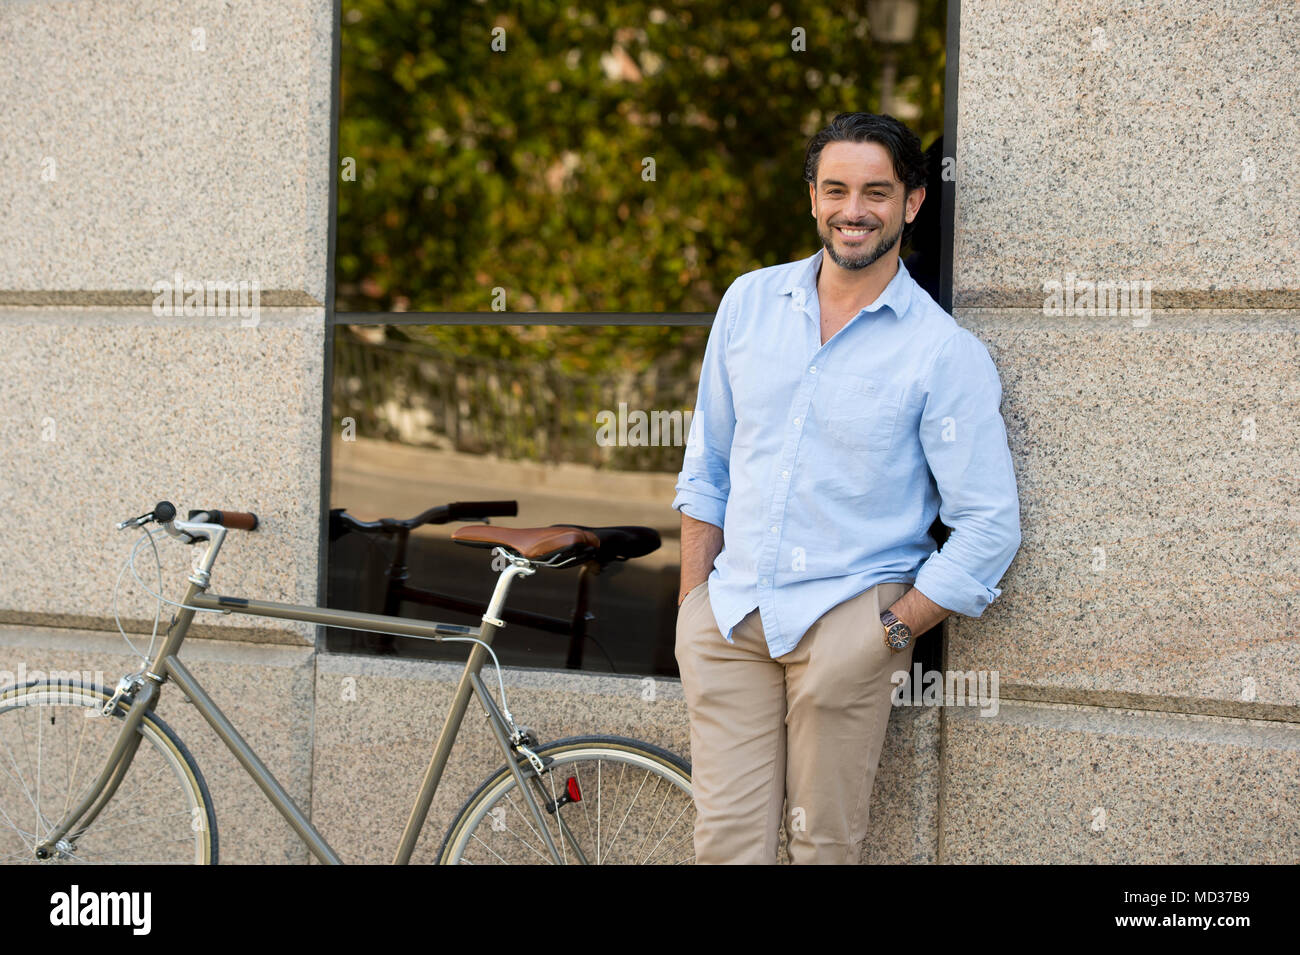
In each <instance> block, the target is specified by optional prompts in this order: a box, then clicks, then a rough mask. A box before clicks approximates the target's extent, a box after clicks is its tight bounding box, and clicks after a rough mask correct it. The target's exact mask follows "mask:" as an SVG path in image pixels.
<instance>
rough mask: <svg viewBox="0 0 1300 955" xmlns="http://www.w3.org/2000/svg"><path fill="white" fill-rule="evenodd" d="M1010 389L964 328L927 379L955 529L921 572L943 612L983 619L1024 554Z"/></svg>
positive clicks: (937, 473) (932, 455)
mask: <svg viewBox="0 0 1300 955" xmlns="http://www.w3.org/2000/svg"><path fill="white" fill-rule="evenodd" d="M1001 403H1002V382H1001V381H1000V380H999V378H998V373H997V369H996V367H994V365H993V360H992V359H991V358H990V357H989V353H988V349H987V348H985V347H984V343H983V342H981V341H980V340H979V339H978V338H976V337H975V336H974V335H972V334H971V333H970V332H969V331H968V330H966V329H964V328H962V329H959V330H958V331H957V332H956V333H955V334H953V335H952V336H951V337H950V338H949V339H948V340H947V341H946V342H945V343H944V344H943V346H942V347H941V349H940V351H939V354H938V355H937V356H936V358H935V361H934V364H933V366H932V369H931V372H930V374H929V375H928V376H927V386H926V396H925V406H924V408H923V409H922V412H921V426H920V438H921V447H922V450H923V451H924V453H925V458H926V462H927V463H928V465H929V467H930V472H931V473H932V474H933V475H934V480H935V485H936V486H937V488H938V491H939V497H940V504H939V518H940V520H942V521H943V523H944V524H945V525H947V526H948V527H950V528H952V533H951V535H949V537H948V540H947V541H946V542H945V543H944V545H943V547H942V548H941V549H939V550H937V551H935V552H934V553H933V554H931V555H930V557H929V558H928V559H927V560H926V561H925V563H924V564H922V565H921V568H920V570H919V571H918V572H917V575H916V583H915V586H916V589H917V590H919V591H921V593H923V594H924V595H925V596H926V597H928V598H930V599H931V600H932V601H934V602H935V603H937V604H938V605H939V606H941V607H944V608H946V609H948V610H951V611H954V612H956V613H960V614H964V615H966V616H969V617H978V616H980V614H982V613H983V612H984V608H985V607H987V606H988V605H989V604H990V603H992V602H993V600H994V599H995V598H997V597H998V596H999V595H1000V594H1001V593H1002V591H1001V590H1000V589H999V588H998V587H997V583H998V581H1000V580H1001V579H1002V575H1003V574H1004V573H1006V570H1007V568H1008V567H1009V566H1010V565H1011V560H1012V558H1014V557H1015V555H1016V551H1017V550H1019V548H1020V499H1019V495H1018V494H1017V491H1016V475H1015V470H1014V469H1013V467H1012V463H1011V451H1010V449H1009V448H1008V446H1007V430H1006V425H1005V423H1004V422H1003V420H1002V412H1001V410H1000V406H1001Z"/></svg>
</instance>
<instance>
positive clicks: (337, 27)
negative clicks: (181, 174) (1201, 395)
mask: <svg viewBox="0 0 1300 955" xmlns="http://www.w3.org/2000/svg"><path fill="white" fill-rule="evenodd" d="M333 6H334V25H333V57H334V60H333V71H332V77H331V81H330V144H329V156H330V168H329V182H330V187H329V223H328V242H327V249H328V251H327V256H326V268H327V274H326V284H325V290H326V291H325V322H324V336H323V338H324V348H323V356H322V357H323V375H322V379H323V381H322V396H321V457H320V466H321V471H320V502H319V513H320V543H319V547H318V551H317V579H316V592H317V603H319V604H322V605H323V604H324V601H325V596H326V593H327V585H328V574H329V563H328V562H329V508H330V479H331V475H332V468H333V460H332V455H331V453H330V451H331V437H332V432H333V389H334V372H333V369H334V334H335V329H336V328H337V327H338V326H340V325H576V326H584V325H585V326H610V325H666V326H673V325H688V326H689V325H696V326H698V325H711V324H712V323H713V319H714V313H713V312H665V313H661V312H336V311H335V309H334V291H335V290H334V286H335V253H336V246H337V241H338V184H339V175H338V171H339V85H340V72H341V69H342V63H341V46H342V0H334V4H333ZM960 23H961V0H948V9H947V24H946V30H947V34H946V35H947V42H946V51H945V52H946V60H945V65H944V90H943V96H944V104H943V108H944V119H943V142H944V158H945V160H947V159H949V158H951V159H952V160H953V167H954V169H955V165H956V162H955V157H956V155H957V82H958V75H959V69H958V68H959V55H960V42H959V41H960ZM955 178H956V177H955V175H954V176H952V177H944V179H943V180H942V181H943V189H942V208H941V210H940V221H941V232H940V269H939V283H940V285H939V291H940V294H939V305H940V306H941V307H942V308H943V309H944V311H946V312H948V313H949V314H952V300H953V287H952V278H953V268H952V265H953V244H954V234H953V233H954V222H955V198H956V182H955ZM939 543H940V545H942V544H943V541H942V540H940V542H939ZM325 630H326V628H325V627H324V626H321V625H317V627H316V638H315V648H316V651H317V652H318V653H328V652H330V651H329V650H328V649H327V646H326V634H325ZM946 631H947V624H946V623H944V624H942V625H941V626H940V627H938V628H936V629H935V630H932V631H931V632H930V633H929V634H927V635H926V636H925V637H922V638H921V639H920V640H918V642H917V646H916V650H915V652H914V657H913V662H914V663H919V664H920V665H921V666H922V668H923V669H931V668H934V667H937V666H939V665H940V663H941V661H942V653H943V644H944V642H946V641H945V637H946Z"/></svg>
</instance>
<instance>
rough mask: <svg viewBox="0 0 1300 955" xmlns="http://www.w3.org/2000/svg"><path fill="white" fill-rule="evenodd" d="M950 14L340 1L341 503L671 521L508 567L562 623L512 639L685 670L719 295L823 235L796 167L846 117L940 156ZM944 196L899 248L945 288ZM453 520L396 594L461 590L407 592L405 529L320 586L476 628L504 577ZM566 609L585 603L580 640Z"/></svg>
mask: <svg viewBox="0 0 1300 955" xmlns="http://www.w3.org/2000/svg"><path fill="white" fill-rule="evenodd" d="M945 26H946V4H945V3H944V2H943V0H913V2H908V0H868V2H858V3H830V2H822V3H808V4H799V5H788V4H782V3H771V2H768V3H757V4H744V3H741V4H736V3H732V2H700V3H688V4H683V3H673V4H657V3H653V2H644V3H638V2H632V3H616V4H611V5H609V6H607V7H605V8H603V9H600V10H593V9H591V8H590V7H589V5H585V4H579V3H576V2H573V3H565V2H549V0H537V2H530V3H518V4H512V3H506V4H502V3H489V2H484V3H477V2H463V0H460V2H455V3H444V2H427V3H418V2H409V3H392V2H391V0H344V4H343V37H342V53H343V58H342V73H341V86H340V131H339V156H340V160H341V181H340V183H339V188H338V221H337V240H336V242H337V251H336V268H335V289H336V292H335V294H336V305H335V308H336V316H335V320H336V326H335V330H334V343H333V379H332V393H333V405H334V429H333V434H332V436H331V454H330V460H331V473H330V475H329V480H330V505H331V507H332V508H335V509H339V508H345V509H346V510H347V511H348V512H349V513H351V514H354V515H356V516H357V517H359V518H362V519H374V518H379V517H409V516H411V515H414V514H416V513H418V512H420V511H423V510H425V509H426V508H428V507H430V506H432V505H435V504H440V503H447V502H451V501H464V500H498V499H513V500H517V501H518V504H519V509H518V515H517V516H516V517H514V518H502V519H499V520H494V523H500V524H510V525H515V526H532V525H544V524H552V523H575V524H585V525H611V524H633V525H645V526H649V527H652V528H655V529H656V530H658V531H659V533H660V535H661V538H662V542H663V543H662V546H661V548H660V549H659V550H658V551H656V552H654V553H653V554H650V555H647V556H645V557H642V558H638V559H636V560H634V561H630V562H628V563H626V564H623V565H618V566H617V567H615V568H610V569H609V570H607V571H606V572H605V573H601V574H599V575H595V574H590V573H588V574H585V575H583V576H582V577H581V578H580V575H579V572H578V571H574V570H561V571H549V572H542V573H539V574H537V575H536V576H534V577H531V578H527V579H524V580H522V581H520V582H518V583H517V584H516V586H515V588H514V591H513V595H512V601H511V606H512V607H515V608H518V609H520V610H522V611H525V612H528V613H535V614H539V615H543V616H546V617H551V618H554V620H553V621H552V622H550V623H543V622H542V621H540V620H538V621H536V622H537V623H538V626H537V627H529V626H527V625H524V624H511V625H509V626H507V627H506V628H505V629H504V630H503V631H502V632H501V634H500V636H499V637H498V639H497V643H496V647H497V649H498V652H499V653H500V654H501V658H502V661H503V662H505V663H508V664H514V665H525V666H547V667H558V666H570V667H575V666H580V667H582V668H585V669H593V670H603V671H612V672H618V673H635V674H668V675H675V674H676V663H675V660H674V659H673V632H674V620H675V616H676V600H675V598H676V594H677V578H678V559H679V551H678V533H679V522H680V518H679V515H678V514H677V512H675V511H673V510H672V509H671V503H672V498H673V496H674V492H673V485H674V483H675V481H676V477H677V472H678V470H679V469H680V467H681V459H682V450H683V442H684V438H685V427H682V426H680V425H675V424H674V423H675V422H679V421H680V422H682V424H688V422H689V417H688V416H689V413H690V410H691V408H692V406H693V404H694V400H695V389H696V382H697V376H698V371H699V364H700V360H701V358H702V356H703V350H704V343H705V340H706V338H707V335H708V330H709V325H710V323H711V321H712V319H713V314H714V310H715V309H716V307H717V304H718V301H719V300H720V299H721V296H722V293H723V292H724V291H725V290H726V288H727V286H728V285H729V284H730V283H731V282H732V281H733V280H734V279H735V278H736V277H737V276H739V275H741V274H743V273H744V272H747V271H750V270H752V269H756V268H761V267H764V266H768V265H774V264H777V263H781V262H788V261H791V260H793V259H797V258H804V257H806V256H808V255H810V254H812V253H813V252H814V251H816V249H817V248H818V240H817V235H816V230H815V224H814V223H813V221H812V218H811V216H810V215H809V212H808V208H809V207H808V189H807V185H806V183H805V182H804V181H803V178H802V165H803V154H804V148H805V145H806V142H807V138H808V136H810V135H811V134H812V133H813V132H815V131H816V130H817V129H819V128H820V127H821V126H823V125H824V124H825V123H826V122H827V121H829V120H830V119H831V118H832V117H833V116H834V115H835V114H836V113H838V112H842V111H851V110H870V111H878V112H879V111H884V112H890V113H892V114H894V115H896V116H898V117H899V118H902V119H904V120H905V121H907V122H908V123H909V125H911V126H912V128H913V129H915V130H916V131H917V132H918V134H919V135H920V136H921V138H922V142H923V144H925V145H927V146H932V154H933V155H932V165H933V166H935V168H936V172H937V171H938V168H939V167H940V166H941V152H942V141H941V136H942V131H943V122H944V96H943V89H944V83H943V80H944V66H945V40H946V32H945ZM882 104H883V105H882ZM941 199H942V196H941V190H940V189H938V188H934V189H931V190H930V191H929V195H928V198H927V200H926V207H925V209H924V215H925V217H926V218H925V221H923V222H921V223H918V227H917V229H916V233H915V236H914V238H913V247H911V248H905V249H904V250H903V252H904V255H905V257H907V258H908V263H909V269H910V270H911V271H912V272H913V274H914V275H916V276H917V278H918V280H920V281H922V282H923V284H929V285H930V286H931V288H932V290H933V293H934V294H935V295H936V297H940V294H941V293H940V289H939V284H940V269H939V261H940V255H939V251H940V250H939V245H940V232H941V229H940V227H939V223H940V216H939V212H940V205H941ZM638 422H641V424H640V426H639V425H638ZM660 425H663V427H660ZM642 428H643V429H644V430H641V429H642ZM661 432H667V433H666V434H665V433H661ZM456 526H458V525H455V524H452V525H441V526H432V527H425V528H421V529H420V530H418V531H416V532H415V533H413V534H412V535H411V538H410V542H409V543H408V545H407V549H406V553H405V555H404V561H403V563H404V564H405V567H406V579H405V586H407V587H410V588H414V589H415V590H427V591H431V592H433V593H435V594H439V595H441V597H442V598H449V599H450V603H448V602H447V599H443V600H442V601H441V603H440V604H439V603H437V602H434V603H425V602H422V598H417V599H415V600H402V601H400V602H399V604H397V605H395V604H394V603H393V601H392V599H391V598H392V596H393V594H394V593H395V591H394V590H393V589H392V587H393V586H394V585H393V583H392V581H391V579H390V577H391V574H390V572H391V571H392V570H393V568H394V559H395V557H396V556H397V554H396V547H395V542H394V541H393V540H392V538H391V536H381V535H364V534H345V535H341V536H339V537H338V538H337V539H336V540H334V541H333V542H332V543H331V545H330V551H329V560H328V565H329V594H328V598H327V599H328V602H329V603H330V605H331V606H338V607H351V608H356V609H363V610H371V611H374V612H385V611H388V612H392V611H393V610H394V609H396V611H397V612H400V613H401V614H403V615H410V616H422V617H427V618H431V619H441V620H448V621H454V622H464V623H473V622H474V621H476V619H477V616H478V614H479V613H481V607H482V605H484V604H485V603H486V600H487V597H488V595H489V594H490V592H491V588H492V585H493V583H494V581H495V574H494V573H493V570H492V567H491V565H490V557H489V555H488V552H487V551H485V550H475V549H470V548H465V547H462V546H460V545H456V544H454V543H452V542H451V541H450V540H449V539H448V537H449V535H450V533H451V531H452V530H453V529H454V528H455V527H456ZM457 601H460V602H462V603H463V605H464V606H463V608H462V609H461V610H459V611H457V610H451V609H448V608H449V607H450V606H453V605H454V604H455V603H456V602H457ZM475 606H477V607H478V608H479V609H478V610H477V611H475V610H474V609H473V608H474V607H475ZM575 609H576V610H577V611H578V616H579V617H580V618H583V619H584V620H585V618H586V616H587V614H590V615H591V616H592V618H593V619H591V620H590V621H589V622H587V623H586V625H585V630H586V632H585V633H583V634H580V635H579V636H578V637H576V638H575V637H573V636H572V634H571V633H569V632H567V631H568V630H569V629H572V628H571V627H568V624H569V623H571V622H572V621H573V619H574V613H575ZM555 621H559V622H558V623H556V622H555ZM328 646H329V647H330V648H332V649H340V650H342V649H346V650H351V651H360V652H378V653H402V654H410V655H424V656H438V657H444V656H445V657H452V658H459V657H461V656H463V653H464V650H463V648H460V647H459V646H458V645H453V646H451V647H442V646H438V645H435V644H429V643H426V642H423V641H414V640H411V641H407V640H402V639H396V640H394V639H390V638H385V637H382V636H378V635H374V634H363V633H349V632H345V631H332V632H331V633H330V635H329V638H328Z"/></svg>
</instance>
